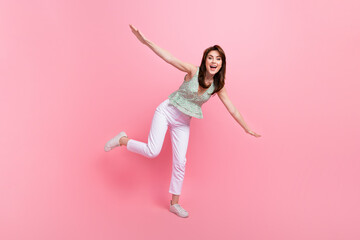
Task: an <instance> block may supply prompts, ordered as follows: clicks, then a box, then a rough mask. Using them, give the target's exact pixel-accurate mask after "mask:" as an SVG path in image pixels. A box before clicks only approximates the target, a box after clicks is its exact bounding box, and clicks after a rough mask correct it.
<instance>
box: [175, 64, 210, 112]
mask: <svg viewBox="0 0 360 240" xmlns="http://www.w3.org/2000/svg"><path fill="white" fill-rule="evenodd" d="M198 75H199V67H198V69H197V71H196V74H195V75H194V76H193V77H192V78H191V79H190V80H189V81H185V79H184V82H183V83H182V84H181V86H180V87H179V89H178V90H176V91H175V92H173V93H171V94H170V95H169V97H168V98H169V101H170V103H171V104H172V105H173V106H174V107H176V108H177V109H179V110H180V111H181V112H183V113H185V114H187V115H189V116H192V117H196V118H200V119H201V118H203V113H202V110H201V105H203V104H204V103H205V102H207V101H208V100H209V99H210V96H211V93H212V92H213V91H214V89H215V86H214V82H212V83H211V86H210V87H209V88H208V89H207V90H206V91H205V92H204V93H203V94H202V95H199V94H198V89H199V81H198Z"/></svg>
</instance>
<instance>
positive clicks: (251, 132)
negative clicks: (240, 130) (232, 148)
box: [245, 130, 261, 137]
mask: <svg viewBox="0 0 360 240" xmlns="http://www.w3.org/2000/svg"><path fill="white" fill-rule="evenodd" d="M245 132H246V133H248V134H250V135H253V136H254V137H261V135H259V134H257V133H256V132H253V131H251V130H245Z"/></svg>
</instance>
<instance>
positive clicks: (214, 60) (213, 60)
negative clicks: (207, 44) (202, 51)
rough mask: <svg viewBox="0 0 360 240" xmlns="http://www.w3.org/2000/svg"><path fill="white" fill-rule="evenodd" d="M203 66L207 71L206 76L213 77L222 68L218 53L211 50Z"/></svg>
mask: <svg viewBox="0 0 360 240" xmlns="http://www.w3.org/2000/svg"><path fill="white" fill-rule="evenodd" d="M205 66H206V70H207V75H210V76H214V75H215V74H216V73H217V72H219V70H220V69H221V66H222V59H221V56H220V53H219V51H217V50H212V51H210V52H209V53H208V55H207V56H206V61H205Z"/></svg>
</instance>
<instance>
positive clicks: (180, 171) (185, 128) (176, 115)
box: [127, 99, 192, 195]
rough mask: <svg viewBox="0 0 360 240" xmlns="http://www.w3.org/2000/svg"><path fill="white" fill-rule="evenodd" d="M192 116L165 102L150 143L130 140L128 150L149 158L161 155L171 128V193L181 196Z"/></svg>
mask: <svg viewBox="0 0 360 240" xmlns="http://www.w3.org/2000/svg"><path fill="white" fill-rule="evenodd" d="M191 118H192V117H191V116H189V115H186V114H184V113H182V112H181V111H179V110H178V109H177V108H176V107H174V106H173V105H171V104H170V103H169V99H166V100H165V101H163V102H162V103H161V104H160V105H159V106H158V107H157V108H156V111H155V114H154V117H153V119H152V123H151V129H150V133H149V136H148V142H147V143H143V142H140V141H137V140H134V139H130V140H129V141H128V143H127V149H128V150H129V151H131V152H134V153H138V154H141V155H143V156H145V157H148V158H155V157H156V156H158V155H159V153H160V151H161V148H162V145H163V143H164V138H165V134H166V131H167V129H168V127H169V128H170V134H171V143H172V158H173V163H172V175H171V181H170V188H169V192H170V193H172V194H176V195H180V194H181V188H182V184H183V180H184V175H185V164H186V151H187V147H188V142H189V135H190V122H191Z"/></svg>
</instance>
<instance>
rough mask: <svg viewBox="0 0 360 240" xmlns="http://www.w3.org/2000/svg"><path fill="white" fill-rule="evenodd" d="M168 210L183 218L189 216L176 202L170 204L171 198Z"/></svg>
mask: <svg viewBox="0 0 360 240" xmlns="http://www.w3.org/2000/svg"><path fill="white" fill-rule="evenodd" d="M170 212H173V213H175V214H176V215H178V216H179V217H183V218H186V217H188V216H189V213H188V212H187V211H186V210H185V209H183V208H182V207H181V206H180V205H179V204H177V203H176V204H173V205H171V200H170Z"/></svg>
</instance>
